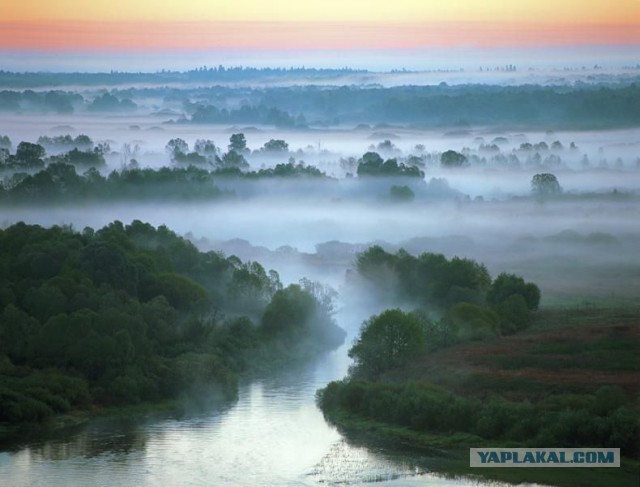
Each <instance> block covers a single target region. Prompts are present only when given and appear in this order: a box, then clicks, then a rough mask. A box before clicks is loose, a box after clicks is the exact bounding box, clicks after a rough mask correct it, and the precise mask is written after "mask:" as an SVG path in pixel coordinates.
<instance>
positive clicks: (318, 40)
mask: <svg viewBox="0 0 640 487" xmlns="http://www.w3.org/2000/svg"><path fill="white" fill-rule="evenodd" d="M589 45H600V46H622V47H626V48H628V47H629V46H640V0H535V1H532V0H511V1H506V0H393V1H385V2H382V1H376V0H180V1H177V0H57V1H53V0H4V1H3V5H2V6H0V64H2V57H1V56H2V52H4V53H9V52H10V53H12V54H13V55H15V53H20V52H23V53H27V54H28V53H30V52H40V53H42V52H49V53H51V52H57V53H59V54H61V55H62V54H64V53H69V52H85V53H86V52H94V53H101V52H102V53H117V52H133V51H135V52H139V53H140V52H161V51H173V52H175V51H198V50H201V51H205V50H206V51H211V50H220V51H233V50H239V51H240V50H245V51H246V50H254V51H255V50H271V51H273V50H280V51H287V50H297V51H299V50H307V51H313V50H316V51H319V50H334V51H335V50H338V51H339V50H374V51H375V50H383V49H384V50H389V49H429V48H434V49H435V48H437V49H442V48H512V47H525V48H534V47H545V46H562V47H565V48H566V47H571V46H576V47H580V46H582V47H584V46H589ZM0 67H1V66H0Z"/></svg>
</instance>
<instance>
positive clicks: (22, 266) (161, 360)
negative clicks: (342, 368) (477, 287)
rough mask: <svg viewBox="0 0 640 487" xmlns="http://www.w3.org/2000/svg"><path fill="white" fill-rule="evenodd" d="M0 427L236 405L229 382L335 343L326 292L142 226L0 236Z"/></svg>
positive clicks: (31, 228)
mask: <svg viewBox="0 0 640 487" xmlns="http://www.w3.org/2000/svg"><path fill="white" fill-rule="evenodd" d="M0 242H1V245H0V249H2V253H1V255H0V269H1V270H0V272H1V276H2V279H1V283H2V285H1V288H0V299H1V306H2V310H3V311H2V316H1V317H0V357H1V363H2V370H1V375H0V380H1V382H0V397H1V398H2V400H1V401H0V405H1V406H0V422H8V423H10V424H14V425H15V424H16V423H20V422H32V421H42V420H44V419H46V418H47V417H49V416H52V415H53V414H60V413H64V412H68V411H71V410H75V409H80V410H82V409H90V408H95V407H104V406H113V405H123V404H135V403H138V402H154V401H155V402H157V401H160V400H168V399H180V398H183V399H185V400H187V399H188V400H189V401H191V402H192V403H195V404H198V401H205V403H213V404H215V403H216V401H217V402H222V401H228V400H230V399H233V398H235V395H236V394H237V392H236V387H237V381H238V378H239V377H241V376H243V375H246V374H248V373H251V372H256V371H258V370H259V369H264V368H270V367H276V366H279V365H282V364H283V363H285V362H287V361H291V360H294V359H296V358H299V357H302V356H309V355H313V354H315V353H319V352H320V351H322V350H325V349H327V348H332V347H335V346H337V345H339V344H340V343H341V342H342V340H343V339H344V332H343V331H342V330H341V329H339V328H338V327H337V326H336V325H335V323H334V322H333V321H332V318H331V306H332V302H331V293H330V292H329V290H328V289H325V288H323V287H322V286H321V285H319V284H317V283H313V282H311V281H309V280H303V281H302V282H301V283H300V284H290V285H288V286H286V287H285V286H283V285H282V283H281V281H280V279H279V276H278V274H277V273H276V272H275V271H268V272H267V271H266V270H265V269H264V268H263V267H262V266H261V265H260V264H259V263H257V262H242V261H241V260H240V259H238V258H237V257H235V256H230V257H225V256H223V255H221V254H219V253H216V252H200V251H198V250H197V249H196V248H195V247H194V246H193V244H191V243H190V242H188V241H186V240H184V239H183V238H181V237H179V236H177V235H176V234H175V233H174V232H172V231H171V230H169V229H168V228H166V227H164V226H161V227H158V228H155V227H153V226H151V225H149V224H145V223H142V222H140V221H137V220H136V221H134V222H132V223H131V224H130V225H123V224H122V223H120V222H114V223H112V224H110V225H108V226H107V227H104V228H102V229H98V230H94V229H92V228H89V227H87V228H85V229H83V230H82V232H77V231H74V230H73V229H72V228H71V227H51V228H42V227H40V226H37V225H27V224H24V223H20V224H16V225H13V226H11V227H8V228H6V229H4V230H2V231H1V232H0Z"/></svg>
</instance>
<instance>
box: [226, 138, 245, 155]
mask: <svg viewBox="0 0 640 487" xmlns="http://www.w3.org/2000/svg"><path fill="white" fill-rule="evenodd" d="M246 150H247V139H246V138H245V136H244V134H243V133H239V134H232V135H231V137H229V152H231V151H233V152H237V153H238V154H240V153H242V152H246Z"/></svg>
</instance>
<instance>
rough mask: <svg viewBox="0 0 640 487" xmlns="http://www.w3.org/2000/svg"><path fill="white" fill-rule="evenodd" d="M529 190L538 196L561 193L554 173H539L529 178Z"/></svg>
mask: <svg viewBox="0 0 640 487" xmlns="http://www.w3.org/2000/svg"><path fill="white" fill-rule="evenodd" d="M531 192H532V193H533V194H534V195H536V196H539V197H545V196H557V195H559V194H561V193H562V187H561V186H560V183H559V182H558V178H556V177H555V175H553V174H550V173H541V174H536V175H534V176H533V178H532V179H531Z"/></svg>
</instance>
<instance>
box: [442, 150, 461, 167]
mask: <svg viewBox="0 0 640 487" xmlns="http://www.w3.org/2000/svg"><path fill="white" fill-rule="evenodd" d="M466 163H467V157H466V156H465V155H464V154H460V153H459V152H456V151H454V150H448V151H445V152H443V153H442V155H441V156H440V164H441V165H442V167H462V166H464V165H465V164H466Z"/></svg>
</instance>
